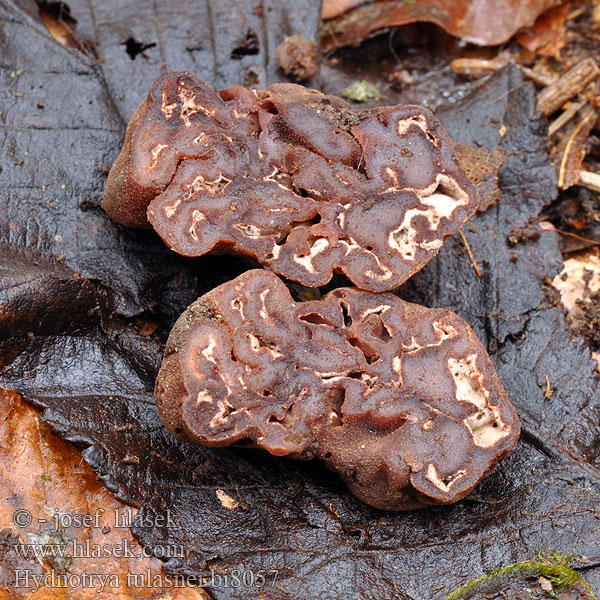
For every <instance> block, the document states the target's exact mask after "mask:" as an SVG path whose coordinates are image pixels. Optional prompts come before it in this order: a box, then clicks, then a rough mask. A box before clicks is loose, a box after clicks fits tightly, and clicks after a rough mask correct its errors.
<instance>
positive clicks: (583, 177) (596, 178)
mask: <svg viewBox="0 0 600 600" xmlns="http://www.w3.org/2000/svg"><path fill="white" fill-rule="evenodd" d="M577 184H578V185H580V186H581V187H584V188H587V189H588V190H592V192H599V193H600V174H598V173H592V172H591V171H579V181H578V182H577Z"/></svg>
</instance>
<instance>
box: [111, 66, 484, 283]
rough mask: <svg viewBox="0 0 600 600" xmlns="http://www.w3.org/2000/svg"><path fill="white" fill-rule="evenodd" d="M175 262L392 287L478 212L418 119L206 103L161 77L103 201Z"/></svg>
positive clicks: (309, 102)
mask: <svg viewBox="0 0 600 600" xmlns="http://www.w3.org/2000/svg"><path fill="white" fill-rule="evenodd" d="M103 205H104V208H105V209H106V211H107V212H108V213H109V215H110V216H111V217H113V218H114V219H116V220H117V221H120V222H121V223H124V224H126V225H131V226H138V227H141V226H147V225H148V223H147V217H148V219H149V221H150V223H151V225H152V226H153V227H154V228H155V229H156V231H157V232H158V233H159V235H160V236H161V237H162V238H163V239H164V240H165V242H166V243H167V244H168V245H169V247H170V248H172V249H173V250H175V251H176V252H178V253H180V254H183V255H186V256H199V255H202V254H205V253H207V252H211V251H217V252H232V253H237V254H242V255H246V256H249V257H251V258H253V259H255V260H257V261H258V262H260V263H261V264H262V265H264V266H265V267H267V268H268V269H270V270H272V271H274V272H276V273H279V274H281V275H283V276H285V277H287V278H289V279H292V280H295V281H299V282H301V283H302V284H304V285H307V286H311V287H314V286H320V285H324V284H325V283H327V282H328V281H329V280H330V279H331V277H332V273H333V272H334V271H336V272H343V273H345V274H346V275H347V276H348V277H349V278H350V280H351V281H352V282H353V283H354V284H355V285H356V286H358V287H359V288H361V289H365V290H370V291H384V290H390V289H393V288H395V287H397V286H399V285H400V284H402V283H403V282H404V281H406V280H407V279H408V278H409V277H410V276H411V275H413V274H414V273H416V272H417V271H419V270H420V269H421V268H422V267H423V266H424V265H425V264H426V263H427V262H428V261H429V260H430V259H431V258H432V257H433V256H434V255H435V254H436V253H437V252H438V250H439V249H440V247H441V245H442V241H443V239H444V238H445V237H447V236H449V235H452V234H454V233H455V232H456V231H457V230H458V229H459V228H460V227H461V226H462V225H463V224H464V223H465V222H466V221H467V220H468V219H469V218H470V216H471V215H472V214H473V213H474V211H475V210H476V195H475V192H474V188H473V185H472V184H471V182H469V180H468V179H467V178H466V177H465V176H464V175H463V173H462V172H461V171H460V169H459V168H458V166H457V162H456V159H455V156H454V152H453V149H452V145H451V142H450V139H449V137H448V135H447V133H446V132H445V131H444V129H443V127H442V126H441V124H440V123H439V122H438V121H437V120H436V119H435V118H434V117H433V115H432V114H431V112H430V111H428V110H427V109H425V108H421V107H418V106H389V107H382V108H375V109H370V110H364V111H360V110H354V109H352V108H351V107H350V106H349V105H348V104H347V103H346V102H345V101H343V100H341V99H340V98H337V97H334V96H326V95H324V94H321V93H320V92H317V91H315V90H310V89H307V88H304V87H302V86H299V85H295V84H275V85H273V86H271V87H269V88H267V89H266V90H262V91H256V90H252V91H251V90H248V89H245V88H242V87H238V86H232V87H230V88H228V89H225V90H223V91H221V92H220V93H217V92H215V90H213V89H212V88H211V87H210V86H209V85H208V84H206V83H205V82H204V81H203V80H202V79H200V78H199V77H198V76H196V75H194V74H192V73H188V72H167V73H165V74H164V75H162V76H161V77H160V78H159V79H158V80H157V81H156V82H155V84H154V85H153V87H152V89H151V91H150V93H149V95H148V97H147V98H146V100H145V101H144V102H143V103H142V104H141V105H140V107H139V108H138V110H137V111H136V113H135V114H134V116H133V117H132V119H131V122H130V124H129V127H128V130H127V136H126V139H125V144H124V147H123V149H122V151H121V154H120V155H119V157H118V158H117V160H116V162H115V164H114V165H113V168H112V169H111V172H110V175H109V180H108V182H107V187H106V191H105V196H104V204H103Z"/></svg>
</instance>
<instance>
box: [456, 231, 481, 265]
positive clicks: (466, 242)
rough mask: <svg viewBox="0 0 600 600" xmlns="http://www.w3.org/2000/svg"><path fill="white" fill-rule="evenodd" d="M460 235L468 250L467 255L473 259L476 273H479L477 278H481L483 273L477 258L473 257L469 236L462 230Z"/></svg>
mask: <svg viewBox="0 0 600 600" xmlns="http://www.w3.org/2000/svg"><path fill="white" fill-rule="evenodd" d="M458 233H460V237H461V238H462V241H463V244H464V245H465V248H466V249H467V254H468V255H469V258H470V259H471V263H472V264H473V268H474V269H475V273H477V277H481V271H480V269H479V265H478V264H477V261H476V260H475V256H473V251H472V250H471V246H470V245H469V241H468V240H467V236H466V235H465V234H464V233H463V232H462V229H461V230H460V231H459V232H458Z"/></svg>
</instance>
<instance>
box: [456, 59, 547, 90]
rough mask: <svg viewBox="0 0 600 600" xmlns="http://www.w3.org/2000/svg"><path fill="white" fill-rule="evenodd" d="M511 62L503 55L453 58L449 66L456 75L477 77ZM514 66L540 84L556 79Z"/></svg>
mask: <svg viewBox="0 0 600 600" xmlns="http://www.w3.org/2000/svg"><path fill="white" fill-rule="evenodd" d="M511 62H512V61H510V60H509V59H507V58H503V57H499V58H493V59H491V60H488V59H485V58H455V59H454V60H453V61H452V62H451V63H450V66H451V67H452V70H453V71H454V72H455V73H456V74H457V75H463V76H464V77H470V78H471V79H478V78H479V77H483V76H484V75H489V74H490V73H493V72H494V71H498V70H499V69H501V68H502V67H505V66H506V65H508V64H510V63H511ZM512 64H514V63H512ZM515 66H516V67H518V68H519V69H520V70H521V71H522V72H523V75H525V77H528V78H529V79H533V81H535V82H536V83H539V84H540V85H550V84H552V83H554V82H555V81H556V80H557V79H558V78H557V77H549V76H548V75H544V74H543V73H538V72H537V71H534V70H532V69H528V68H527V67H523V66H521V65H517V64H515Z"/></svg>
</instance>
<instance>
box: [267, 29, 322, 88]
mask: <svg viewBox="0 0 600 600" xmlns="http://www.w3.org/2000/svg"><path fill="white" fill-rule="evenodd" d="M277 62H278V63H279V65H280V66H281V68H282V69H283V72H284V73H285V74H286V75H289V76H290V77H292V78H294V79H295V80H296V81H306V80H307V79H312V78H313V77H314V76H315V75H316V74H317V72H318V71H319V54H318V52H317V44H316V43H315V42H313V41H312V40H309V39H308V38H305V37H304V36H303V35H290V36H288V37H286V38H285V39H284V40H283V42H281V44H279V46H278V47H277Z"/></svg>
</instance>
